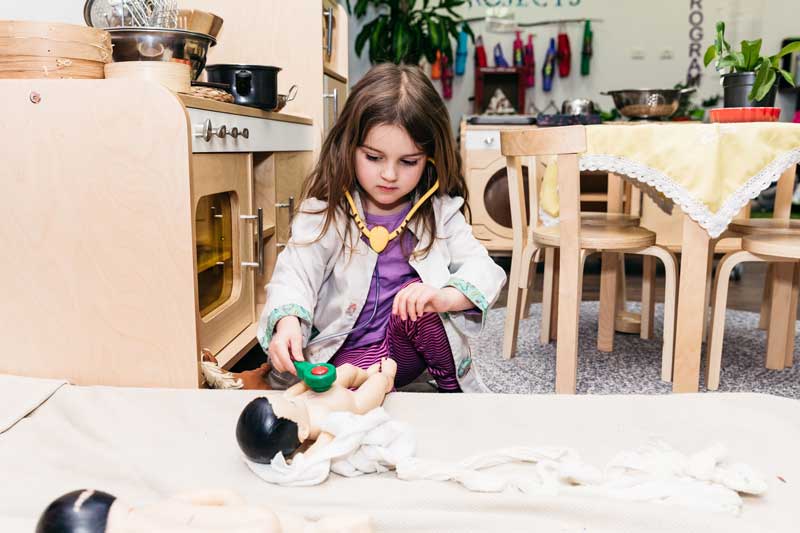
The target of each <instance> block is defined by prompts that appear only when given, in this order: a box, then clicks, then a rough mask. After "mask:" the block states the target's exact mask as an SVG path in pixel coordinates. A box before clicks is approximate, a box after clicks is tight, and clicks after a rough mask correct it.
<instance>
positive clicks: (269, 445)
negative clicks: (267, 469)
mask: <svg viewBox="0 0 800 533" xmlns="http://www.w3.org/2000/svg"><path fill="white" fill-rule="evenodd" d="M236 441H237V442H238V443H239V448H241V450H242V452H243V453H244V454H245V455H246V456H247V458H248V459H250V460H251V461H253V462H254V463H263V464H269V463H270V462H272V458H273V457H275V455H276V454H277V453H278V452H283V455H284V456H285V457H289V456H290V455H291V454H293V453H294V452H295V451H296V450H297V448H299V447H300V438H299V435H298V426H297V422H295V421H293V420H290V419H288V418H282V417H279V416H277V415H276V414H275V411H274V409H273V407H272V404H271V403H270V401H269V400H268V399H267V398H264V397H261V398H256V399H255V400H253V401H252V402H250V403H249V404H247V406H246V407H245V408H244V410H243V411H242V414H241V415H239V421H238V422H237V424H236Z"/></svg>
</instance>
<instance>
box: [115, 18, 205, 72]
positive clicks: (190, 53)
mask: <svg viewBox="0 0 800 533" xmlns="http://www.w3.org/2000/svg"><path fill="white" fill-rule="evenodd" d="M106 31H107V32H108V33H110V34H111V42H112V43H113V45H114V51H113V57H114V61H178V62H181V63H188V64H189V66H190V67H191V71H192V80H196V79H197V78H199V77H200V73H201V72H203V69H204V68H205V66H206V56H207V54H208V49H209V47H211V46H214V45H215V44H217V40H216V39H214V38H213V37H211V36H210V35H206V34H203V33H196V32H192V31H187V30H179V29H166V28H107V29H106Z"/></svg>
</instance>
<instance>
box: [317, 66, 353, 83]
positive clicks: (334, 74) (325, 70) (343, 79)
mask: <svg viewBox="0 0 800 533" xmlns="http://www.w3.org/2000/svg"><path fill="white" fill-rule="evenodd" d="M322 73H323V74H325V75H326V76H330V77H331V78H333V79H335V80H339V81H340V82H342V83H347V78H346V77H345V76H342V75H341V74H339V73H338V72H336V71H335V70H333V69H332V68H329V67H322Z"/></svg>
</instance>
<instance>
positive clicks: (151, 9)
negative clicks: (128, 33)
mask: <svg viewBox="0 0 800 533" xmlns="http://www.w3.org/2000/svg"><path fill="white" fill-rule="evenodd" d="M108 6H109V8H111V13H106V22H107V23H108V26H109V27H114V26H126V27H133V28H169V29H174V28H177V27H178V0H109V2H108Z"/></svg>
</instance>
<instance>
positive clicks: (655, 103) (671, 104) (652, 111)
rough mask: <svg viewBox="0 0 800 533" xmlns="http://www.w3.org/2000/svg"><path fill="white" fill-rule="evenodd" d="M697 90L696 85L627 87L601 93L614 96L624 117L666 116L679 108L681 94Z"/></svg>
mask: <svg viewBox="0 0 800 533" xmlns="http://www.w3.org/2000/svg"><path fill="white" fill-rule="evenodd" d="M696 90H697V88H696V87H689V88H688V89H625V90H622V91H608V92H604V93H600V94H605V95H608V96H610V97H612V98H613V99H614V106H615V107H616V108H617V109H618V110H619V112H620V114H621V115H622V116H623V117H628V118H666V117H670V116H672V115H673V114H674V113H675V111H677V110H678V106H679V105H680V99H681V96H683V95H684V94H689V93H692V92H694V91H696Z"/></svg>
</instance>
